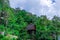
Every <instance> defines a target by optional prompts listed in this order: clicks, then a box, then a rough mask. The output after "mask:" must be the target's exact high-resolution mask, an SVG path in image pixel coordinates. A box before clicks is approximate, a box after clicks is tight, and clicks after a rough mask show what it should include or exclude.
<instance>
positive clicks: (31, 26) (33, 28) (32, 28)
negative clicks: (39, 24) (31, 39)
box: [27, 23, 36, 30]
mask: <svg viewBox="0 0 60 40" xmlns="http://www.w3.org/2000/svg"><path fill="white" fill-rule="evenodd" d="M27 30H36V27H35V25H34V24H32V23H31V24H29V25H28V26H27Z"/></svg>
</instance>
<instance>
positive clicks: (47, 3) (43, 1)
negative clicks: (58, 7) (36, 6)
mask: <svg viewBox="0 0 60 40" xmlns="http://www.w3.org/2000/svg"><path fill="white" fill-rule="evenodd" d="M51 3H52V1H51V0H40V5H42V6H48V7H50V6H51V5H52V4H51Z"/></svg>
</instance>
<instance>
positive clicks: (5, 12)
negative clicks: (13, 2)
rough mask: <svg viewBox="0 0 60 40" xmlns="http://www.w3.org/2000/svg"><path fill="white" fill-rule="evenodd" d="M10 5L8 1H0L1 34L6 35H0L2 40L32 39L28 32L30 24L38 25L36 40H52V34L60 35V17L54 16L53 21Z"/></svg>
mask: <svg viewBox="0 0 60 40" xmlns="http://www.w3.org/2000/svg"><path fill="white" fill-rule="evenodd" d="M5 1H7V2H5ZM8 4H9V3H8V0H0V32H1V33H2V32H4V35H2V34H3V33H2V34H0V39H1V40H17V39H18V40H22V39H23V40H27V39H29V38H31V36H30V35H29V34H28V33H27V30H26V27H27V26H28V25H29V23H32V24H34V25H36V35H35V39H36V40H40V38H41V36H42V37H44V38H48V39H50V40H52V39H53V38H52V37H51V36H50V33H52V34H54V33H57V34H59V33H60V17H57V16H54V17H53V18H52V20H49V19H48V18H47V17H46V15H41V16H40V17H37V16H36V15H33V14H32V13H30V12H27V11H25V10H20V9H19V8H16V9H13V8H11V7H10V6H9V5H8ZM41 33H42V34H41ZM11 36H12V37H11ZM13 36H14V37H13Z"/></svg>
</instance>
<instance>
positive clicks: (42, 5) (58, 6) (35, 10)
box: [9, 0, 60, 19]
mask: <svg viewBox="0 0 60 40" xmlns="http://www.w3.org/2000/svg"><path fill="white" fill-rule="evenodd" d="M9 2H10V6H11V7H12V8H18V7H19V8H20V9H21V10H22V9H24V10H26V11H28V12H31V13H32V14H35V15H37V16H41V15H46V16H47V18H49V19H51V18H52V17H53V16H55V15H56V16H59V17H60V0H9Z"/></svg>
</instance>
